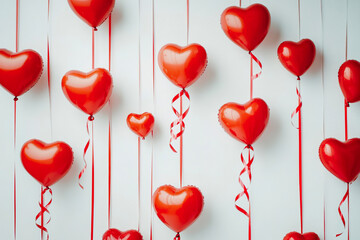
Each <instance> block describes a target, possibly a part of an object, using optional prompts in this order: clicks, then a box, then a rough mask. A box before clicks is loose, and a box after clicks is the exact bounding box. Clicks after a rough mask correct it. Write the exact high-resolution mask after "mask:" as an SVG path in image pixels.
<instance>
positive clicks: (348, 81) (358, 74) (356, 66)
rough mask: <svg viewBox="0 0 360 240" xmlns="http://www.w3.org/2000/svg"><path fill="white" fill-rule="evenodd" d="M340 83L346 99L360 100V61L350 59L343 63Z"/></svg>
mask: <svg viewBox="0 0 360 240" xmlns="http://www.w3.org/2000/svg"><path fill="white" fill-rule="evenodd" d="M339 84H340V88H341V91H342V93H343V94H344V97H345V99H346V101H348V102H351V103H353V102H357V101H360V62H358V61H356V60H348V61H346V62H344V63H343V64H342V65H341V67H340V69H339Z"/></svg>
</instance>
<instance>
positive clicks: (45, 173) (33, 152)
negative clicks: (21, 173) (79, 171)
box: [21, 139, 74, 187]
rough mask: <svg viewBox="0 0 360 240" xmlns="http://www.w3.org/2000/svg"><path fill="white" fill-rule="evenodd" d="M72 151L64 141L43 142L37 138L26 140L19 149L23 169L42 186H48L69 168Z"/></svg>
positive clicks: (71, 160)
mask: <svg viewBox="0 0 360 240" xmlns="http://www.w3.org/2000/svg"><path fill="white" fill-rule="evenodd" d="M73 159H74V156H73V151H72V149H71V147H70V146H69V145H67V144H66V143H64V142H54V143H50V144H47V143H44V142H42V141H40V140H37V139H32V140H29V141H27V142H26V143H25V144H24V145H23V147H22V149H21V161H22V164H23V166H24V168H25V170H26V171H27V172H28V173H29V174H30V175H31V176H32V177H33V178H35V179H36V180H37V181H38V182H40V183H41V184H42V185H43V186H44V187H50V186H51V185H53V184H54V183H56V182H57V181H59V180H60V179H61V178H62V177H63V176H65V174H66V173H67V172H68V171H69V170H70V167H71V165H72V163H73Z"/></svg>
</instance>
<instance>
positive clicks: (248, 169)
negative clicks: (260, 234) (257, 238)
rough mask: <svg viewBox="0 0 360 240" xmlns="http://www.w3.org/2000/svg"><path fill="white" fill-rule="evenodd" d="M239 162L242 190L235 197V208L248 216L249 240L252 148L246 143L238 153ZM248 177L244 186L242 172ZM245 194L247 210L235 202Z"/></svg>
mask: <svg viewBox="0 0 360 240" xmlns="http://www.w3.org/2000/svg"><path fill="white" fill-rule="evenodd" d="M245 151H248V159H247V160H245V158H244V154H245ZM240 159H241V162H242V164H243V166H244V167H243V169H242V170H241V171H240V174H239V179H238V180H239V184H240V186H241V188H242V191H241V192H240V193H239V194H238V195H237V196H236V197H235V208H236V209H237V210H238V211H239V212H241V213H242V214H244V215H245V216H246V217H248V218H249V240H251V214H250V195H249V191H248V189H249V186H250V184H251V179H252V174H251V165H252V164H253V162H254V148H253V147H252V146H251V145H247V146H246V147H244V149H243V150H242V152H241V155H240ZM245 173H246V175H245V176H247V177H248V179H249V186H246V185H245V183H244V179H243V174H245ZM244 195H245V197H246V200H247V202H248V210H246V209H245V207H242V206H240V204H238V203H237V202H238V201H239V200H240V199H241V198H242V197H243V196H244Z"/></svg>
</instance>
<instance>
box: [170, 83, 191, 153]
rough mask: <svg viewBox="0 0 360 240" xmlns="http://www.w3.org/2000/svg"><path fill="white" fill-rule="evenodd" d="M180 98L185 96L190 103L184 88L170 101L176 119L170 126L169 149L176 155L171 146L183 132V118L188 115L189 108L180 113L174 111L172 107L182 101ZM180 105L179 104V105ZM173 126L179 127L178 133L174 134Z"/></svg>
mask: <svg viewBox="0 0 360 240" xmlns="http://www.w3.org/2000/svg"><path fill="white" fill-rule="evenodd" d="M182 96H185V97H186V98H187V99H188V100H189V101H190V95H189V93H188V92H187V91H186V90H185V88H183V89H182V90H181V91H180V93H179V94H177V95H176V96H175V97H174V98H173V99H172V101H171V107H172V110H173V112H174V113H175V115H176V116H177V119H176V120H175V121H173V122H172V123H171V124H170V136H171V137H170V142H169V145H170V148H171V150H172V151H173V152H175V153H177V151H176V150H175V148H174V146H173V145H172V142H173V141H174V140H176V139H178V138H179V137H180V136H181V135H182V134H183V133H184V131H185V123H184V121H183V120H184V118H185V117H186V115H187V114H188V113H189V110H190V106H188V107H187V108H186V109H185V111H182V109H181V110H180V111H178V110H176V108H175V107H174V103H175V102H176V101H177V100H178V99H180V101H182V99H181V98H182ZM181 104H182V103H180V105H181ZM175 126H179V127H180V129H179V131H178V132H176V133H175V130H174V127H175Z"/></svg>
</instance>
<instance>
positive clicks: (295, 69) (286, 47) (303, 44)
mask: <svg viewBox="0 0 360 240" xmlns="http://www.w3.org/2000/svg"><path fill="white" fill-rule="evenodd" d="M277 54H278V58H279V60H280V62H281V64H282V65H283V66H284V67H285V68H286V69H287V70H288V71H289V72H291V73H292V74H294V75H295V76H297V77H300V76H302V75H303V74H304V73H305V72H306V71H307V70H308V69H309V68H310V66H311V64H312V63H313V62H314V59H315V55H316V48H315V45H314V43H313V42H312V41H311V40H310V39H302V40H301V41H299V42H291V41H285V42H283V43H281V44H280V46H279V48H278V51H277Z"/></svg>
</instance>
